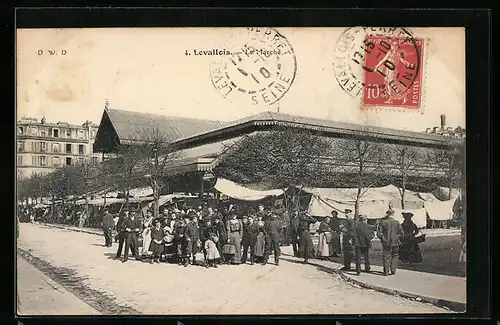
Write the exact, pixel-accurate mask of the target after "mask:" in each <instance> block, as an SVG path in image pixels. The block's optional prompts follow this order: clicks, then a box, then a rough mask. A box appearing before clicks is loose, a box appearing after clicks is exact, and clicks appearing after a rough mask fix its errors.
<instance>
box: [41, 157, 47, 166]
mask: <svg viewBox="0 0 500 325" xmlns="http://www.w3.org/2000/svg"><path fill="white" fill-rule="evenodd" d="M39 159H40V166H47V157H45V156H40V157H39Z"/></svg>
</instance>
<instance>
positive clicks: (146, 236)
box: [141, 228, 151, 255]
mask: <svg viewBox="0 0 500 325" xmlns="http://www.w3.org/2000/svg"><path fill="white" fill-rule="evenodd" d="M150 245H151V229H150V228H146V229H144V231H143V232H142V250H141V255H148V254H149V253H150V251H151V250H150V248H149V246H150Z"/></svg>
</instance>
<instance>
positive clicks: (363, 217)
mask: <svg viewBox="0 0 500 325" xmlns="http://www.w3.org/2000/svg"><path fill="white" fill-rule="evenodd" d="M358 218H359V219H360V220H366V216H365V215H363V214H360V215H359V216H358Z"/></svg>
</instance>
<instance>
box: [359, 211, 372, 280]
mask: <svg viewBox="0 0 500 325" xmlns="http://www.w3.org/2000/svg"><path fill="white" fill-rule="evenodd" d="M354 228H355V230H354V231H355V239H354V247H355V249H354V250H355V253H356V274H357V275H359V274H360V273H361V256H363V259H364V260H365V272H370V257H369V254H368V253H369V251H370V247H371V245H372V243H371V241H372V239H373V237H374V235H373V229H372V227H371V226H370V225H369V224H368V223H367V222H366V217H365V216H364V215H359V220H358V222H356V224H355V226H354Z"/></svg>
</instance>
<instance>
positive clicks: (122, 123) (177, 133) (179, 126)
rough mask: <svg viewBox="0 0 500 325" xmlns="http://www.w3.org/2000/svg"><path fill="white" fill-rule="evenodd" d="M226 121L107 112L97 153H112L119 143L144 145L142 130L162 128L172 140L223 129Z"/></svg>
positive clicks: (119, 111) (101, 128) (97, 137)
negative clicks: (139, 143)
mask: <svg viewBox="0 0 500 325" xmlns="http://www.w3.org/2000/svg"><path fill="white" fill-rule="evenodd" d="M223 123H224V122H220V121H212V120H202V119H194V118H186V117H172V116H164V115H157V114H150V113H141V112H132V111H124V110H118V109H105V110H104V112H103V115H102V118H101V123H100V124H99V129H98V131H97V135H96V139H95V143H94V152H105V153H108V152H112V150H113V148H114V147H115V146H116V145H117V144H132V143H135V142H138V141H139V142H140V140H141V139H140V137H141V133H140V131H141V130H147V129H156V128H157V129H161V130H162V131H163V132H165V136H166V137H167V138H168V139H167V140H168V141H174V140H176V139H179V138H185V137H189V136H191V135H193V134H199V133H202V132H205V131H207V130H213V129H216V128H219V127H221V126H222V125H223Z"/></svg>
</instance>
